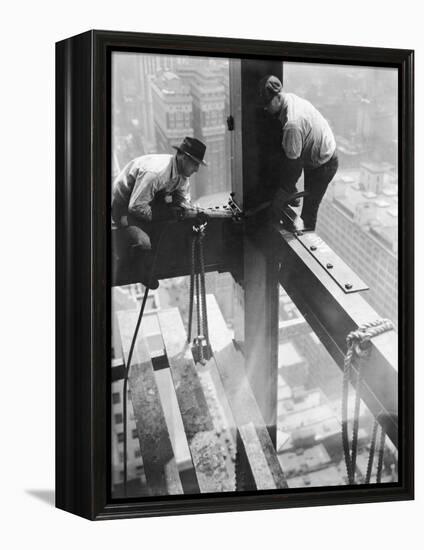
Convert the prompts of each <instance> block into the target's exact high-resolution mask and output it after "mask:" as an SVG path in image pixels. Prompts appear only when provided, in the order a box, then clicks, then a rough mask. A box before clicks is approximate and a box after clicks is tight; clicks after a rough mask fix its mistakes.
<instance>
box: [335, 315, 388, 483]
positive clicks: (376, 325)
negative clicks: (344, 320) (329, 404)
mask: <svg viewBox="0 0 424 550" xmlns="http://www.w3.org/2000/svg"><path fill="white" fill-rule="evenodd" d="M393 328H394V325H393V323H392V322H391V321H390V320H389V319H377V320H376V321H371V322H369V323H364V324H363V325H361V326H359V327H358V328H357V329H356V330H354V331H352V332H350V333H349V334H348V336H347V338H346V344H347V352H346V356H345V359H344V368H343V387H342V442H343V453H344V458H345V464H346V472H347V477H348V480H349V484H350V485H354V484H355V474H356V457H357V453H358V432H359V415H360V407H361V385H362V363H363V359H364V358H365V357H368V356H369V351H370V345H371V343H370V341H371V338H374V337H375V336H378V335H379V334H383V333H384V332H387V331H389V330H392V329H393ZM354 358H358V359H359V360H358V361H356V379H355V387H356V394H355V409H354V416H353V427H352V444H350V442H349V434H348V396H349V381H350V379H351V376H352V369H353V360H354ZM377 431H378V418H375V420H374V426H373V431H372V436H371V447H370V455H369V459H368V465H367V473H366V483H369V482H370V479H371V472H372V465H373V461H374V454H375V447H376V439H377ZM385 437H386V434H385V431H384V429H383V427H381V434H380V441H379V460H378V466H377V483H380V481H381V472H382V467H383V455H384V443H385Z"/></svg>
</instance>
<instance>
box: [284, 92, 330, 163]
mask: <svg viewBox="0 0 424 550" xmlns="http://www.w3.org/2000/svg"><path fill="white" fill-rule="evenodd" d="M280 121H281V124H282V125H283V141H282V147H283V150H284V152H285V153H286V155H287V157H288V158H289V159H297V158H300V157H302V159H303V162H304V165H305V167H308V168H316V167H318V166H321V165H322V164H324V163H325V162H327V161H328V160H330V159H331V157H332V156H333V154H334V151H335V150H336V140H335V139H334V135H333V132H332V130H331V128H330V125H329V124H328V122H327V121H326V120H325V118H324V117H323V116H322V114H321V113H320V112H319V111H318V110H317V109H316V108H315V107H314V106H313V105H312V103H310V102H309V101H307V100H306V99H302V98H301V97H299V96H297V95H295V94H291V93H285V94H284V103H283V108H282V110H281V115H280Z"/></svg>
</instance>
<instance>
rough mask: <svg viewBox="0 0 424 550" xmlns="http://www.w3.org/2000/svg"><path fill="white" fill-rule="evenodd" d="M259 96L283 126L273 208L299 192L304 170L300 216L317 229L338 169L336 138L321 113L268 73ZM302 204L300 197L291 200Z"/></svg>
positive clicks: (294, 203)
mask: <svg viewBox="0 0 424 550" xmlns="http://www.w3.org/2000/svg"><path fill="white" fill-rule="evenodd" d="M259 98H260V103H261V105H262V107H263V108H264V110H265V112H266V113H267V114H268V115H270V116H272V117H274V118H277V119H278V120H279V121H280V122H281V126H282V143H281V149H282V150H281V163H282V182H281V185H280V188H279V189H278V190H277V192H276V195H275V198H274V211H278V208H279V204H280V203H281V204H283V203H284V202H285V200H286V199H287V197H288V196H290V195H292V194H293V193H295V192H296V191H297V189H296V183H297V181H298V179H299V177H300V175H301V173H302V170H303V172H304V182H305V189H304V190H305V192H306V196H305V197H304V199H303V206H302V213H301V218H302V220H303V227H299V229H303V230H314V229H315V225H316V222H317V215H318V208H319V205H320V203H321V201H322V198H323V196H324V194H325V191H326V190H327V187H328V185H329V183H330V181H331V180H332V179H333V177H334V176H335V174H336V172H337V169H338V159H337V153H336V140H335V138H334V135H333V132H332V130H331V128H330V126H329V124H328V122H327V120H326V119H325V118H324V117H323V116H322V114H321V113H320V112H319V111H318V110H317V109H316V108H315V107H314V106H313V105H312V104H311V103H310V102H309V101H307V100H306V99H303V98H301V97H299V96H297V95H295V94H292V93H286V92H283V86H282V84H281V81H280V80H279V79H278V78H277V77H276V76H274V75H267V76H265V77H264V78H262V80H261V81H260V82H259ZM292 205H293V206H298V205H299V200H295V201H293V203H292Z"/></svg>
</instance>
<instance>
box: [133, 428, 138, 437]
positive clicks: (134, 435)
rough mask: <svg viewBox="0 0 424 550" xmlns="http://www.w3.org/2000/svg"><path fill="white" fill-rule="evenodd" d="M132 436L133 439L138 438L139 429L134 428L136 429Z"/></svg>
mask: <svg viewBox="0 0 424 550" xmlns="http://www.w3.org/2000/svg"><path fill="white" fill-rule="evenodd" d="M132 437H133V439H137V437H138V433H137V430H136V429H134V430H133V431H132Z"/></svg>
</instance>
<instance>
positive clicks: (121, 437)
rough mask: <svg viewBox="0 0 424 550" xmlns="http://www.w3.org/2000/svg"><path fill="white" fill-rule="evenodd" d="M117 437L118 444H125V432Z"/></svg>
mask: <svg viewBox="0 0 424 550" xmlns="http://www.w3.org/2000/svg"><path fill="white" fill-rule="evenodd" d="M117 437H118V443H123V442H124V432H119V433H118V435H117Z"/></svg>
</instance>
